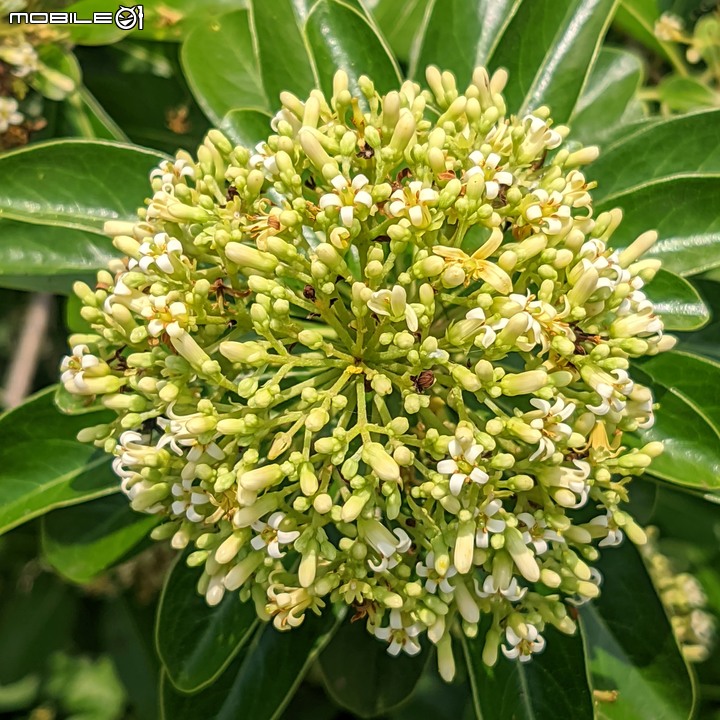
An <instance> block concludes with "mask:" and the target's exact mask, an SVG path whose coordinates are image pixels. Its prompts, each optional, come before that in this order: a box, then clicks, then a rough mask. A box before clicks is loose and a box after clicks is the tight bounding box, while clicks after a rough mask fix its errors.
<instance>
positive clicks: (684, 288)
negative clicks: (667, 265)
mask: <svg viewBox="0 0 720 720" xmlns="http://www.w3.org/2000/svg"><path fill="white" fill-rule="evenodd" d="M646 291H647V295H648V297H649V298H650V299H651V300H652V301H653V302H654V303H655V312H657V313H658V314H659V315H662V319H663V322H664V323H665V329H666V330H681V331H685V332H687V331H690V330H698V329H700V328H701V327H703V326H704V325H706V324H707V323H708V321H709V320H710V311H709V310H708V308H707V306H706V305H705V303H704V302H703V299H702V298H701V297H700V295H699V294H698V291H697V290H696V289H695V288H694V287H693V286H692V285H691V284H690V283H689V282H688V281H687V280H685V279H684V278H681V277H680V276H679V275H674V274H673V273H671V272H668V271H667V270H660V271H659V272H658V274H657V275H656V276H655V278H654V279H653V281H652V282H651V283H650V284H649V285H648V286H647V288H646Z"/></svg>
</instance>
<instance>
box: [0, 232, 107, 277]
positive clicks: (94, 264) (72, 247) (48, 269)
mask: <svg viewBox="0 0 720 720" xmlns="http://www.w3.org/2000/svg"><path fill="white" fill-rule="evenodd" d="M118 255H119V253H118V252H117V251H116V250H115V248H114V247H113V245H112V243H111V242H110V239H109V238H107V237H103V236H101V235H97V234H95V233H94V232H84V231H82V230H71V229H70V228H66V227H57V226H47V225H31V224H30V223H23V222H17V221H15V220H0V285H6V283H5V278H6V276H10V277H11V278H12V279H13V283H12V287H18V286H19V282H20V281H21V278H26V280H27V285H26V286H25V287H24V288H23V289H28V290H35V289H46V290H47V289H48V285H47V282H46V278H48V277H52V276H59V277H56V279H57V280H58V281H60V282H61V283H62V286H63V288H64V289H66V291H67V290H69V289H70V287H71V286H72V283H73V281H74V280H76V279H78V277H79V275H81V274H83V273H85V274H86V273H88V272H93V271H94V270H98V269H100V268H104V267H106V266H107V263H108V260H110V259H111V258H113V257H118Z"/></svg>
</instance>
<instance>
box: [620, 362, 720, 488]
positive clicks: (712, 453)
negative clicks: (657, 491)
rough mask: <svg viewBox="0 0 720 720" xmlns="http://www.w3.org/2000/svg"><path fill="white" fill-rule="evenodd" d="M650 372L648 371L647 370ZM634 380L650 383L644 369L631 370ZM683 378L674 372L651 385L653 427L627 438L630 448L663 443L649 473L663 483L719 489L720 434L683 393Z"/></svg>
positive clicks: (682, 375)
mask: <svg viewBox="0 0 720 720" xmlns="http://www.w3.org/2000/svg"><path fill="white" fill-rule="evenodd" d="M650 369H651V368H650ZM635 375H636V377H637V379H638V380H639V381H641V382H644V383H645V384H648V383H649V382H651V380H652V376H651V375H645V372H644V366H643V367H641V368H639V369H636V370H635ZM683 377H685V378H686V377H687V374H686V373H684V372H683V371H682V370H680V369H679V370H678V375H677V377H676V378H675V379H673V380H672V382H669V383H668V384H665V383H663V382H661V381H660V380H657V381H654V382H653V383H652V386H653V390H654V396H655V402H657V403H659V406H660V407H659V408H658V410H657V412H656V413H655V424H654V425H653V426H652V427H651V428H649V429H647V430H642V431H640V433H639V435H638V436H634V437H629V438H628V442H631V443H632V444H633V445H635V444H638V443H646V442H650V441H654V440H658V441H660V442H663V443H664V445H665V452H664V453H663V454H662V455H660V457H658V458H655V459H654V460H653V463H652V465H651V466H650V472H651V473H652V474H653V475H655V476H657V477H659V478H662V479H663V480H667V481H669V482H673V483H677V484H678V485H684V486H686V487H690V488H696V489H699V490H717V489H718V488H720V435H719V434H718V430H717V428H716V427H715V426H714V425H713V424H712V422H711V421H710V420H709V419H708V417H707V416H706V414H705V413H704V412H703V411H702V409H701V407H699V406H698V405H697V404H696V403H694V402H693V401H692V399H691V398H690V397H689V396H688V395H686V394H685V392H684V391H685V382H684V380H683Z"/></svg>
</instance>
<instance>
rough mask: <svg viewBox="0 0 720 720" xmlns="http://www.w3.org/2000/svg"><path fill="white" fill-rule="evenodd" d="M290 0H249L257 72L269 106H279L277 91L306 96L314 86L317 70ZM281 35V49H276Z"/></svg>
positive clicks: (316, 79)
mask: <svg viewBox="0 0 720 720" xmlns="http://www.w3.org/2000/svg"><path fill="white" fill-rule="evenodd" d="M294 5H295V3H293V2H292V0H273V2H266V0H260V1H259V2H257V1H256V0H250V13H251V17H252V19H253V27H254V29H255V34H256V36H257V46H258V58H259V61H260V74H261V75H262V81H263V85H264V87H265V94H266V95H267V97H268V100H270V105H271V106H272V107H279V105H280V100H279V97H280V93H281V92H283V91H284V90H287V91H289V92H291V93H294V94H295V95H297V96H298V97H301V98H305V97H307V96H308V95H309V93H310V91H311V90H312V89H313V88H314V87H317V85H318V78H317V71H316V69H315V68H314V67H313V60H312V59H311V58H310V57H309V55H308V52H309V48H308V46H307V38H306V37H305V36H304V34H303V32H302V29H301V27H299V26H298V22H297V18H296V16H295V8H294ZM278 37H282V52H278Z"/></svg>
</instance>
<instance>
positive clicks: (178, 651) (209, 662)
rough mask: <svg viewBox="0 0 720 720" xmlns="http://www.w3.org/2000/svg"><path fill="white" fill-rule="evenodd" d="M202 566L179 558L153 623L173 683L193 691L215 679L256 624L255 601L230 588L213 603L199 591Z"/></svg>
mask: <svg viewBox="0 0 720 720" xmlns="http://www.w3.org/2000/svg"><path fill="white" fill-rule="evenodd" d="M200 574H201V571H200V569H199V568H189V567H188V566H187V565H186V564H185V562H184V558H183V557H179V558H178V560H177V561H176V562H175V564H174V566H173V569H172V571H171V572H170V573H169V575H168V577H167V580H166V582H165V586H164V588H163V591H162V595H161V597H160V606H159V608H158V614H157V625H156V627H155V642H156V645H157V650H158V654H159V655H160V659H161V661H162V663H163V666H164V668H165V671H166V673H167V676H168V678H169V679H170V682H171V683H172V684H173V685H174V686H175V687H176V688H178V689H179V690H180V691H181V692H185V693H191V692H197V691H198V690H200V689H202V688H204V687H206V686H207V685H209V684H211V683H212V682H213V681H214V680H215V679H217V678H218V677H219V676H220V674H221V673H222V672H223V670H225V668H226V667H227V666H228V665H229V664H230V663H231V662H232V660H233V658H234V657H235V656H236V655H237V654H238V652H239V651H240V649H241V648H242V647H243V645H244V644H245V643H247V642H248V640H249V639H250V637H251V636H252V634H253V632H254V631H255V628H256V626H257V622H256V618H257V616H256V613H255V606H254V605H253V603H252V602H246V603H243V602H240V597H239V595H238V594H237V593H226V595H225V597H224V599H223V601H222V602H221V603H220V604H219V605H217V606H216V607H210V606H209V605H208V604H207V603H206V602H205V598H204V597H203V596H202V595H200V594H198V592H197V582H198V580H199V578H200Z"/></svg>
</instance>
